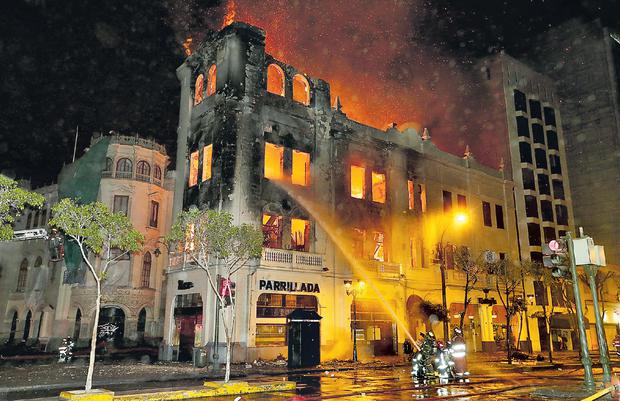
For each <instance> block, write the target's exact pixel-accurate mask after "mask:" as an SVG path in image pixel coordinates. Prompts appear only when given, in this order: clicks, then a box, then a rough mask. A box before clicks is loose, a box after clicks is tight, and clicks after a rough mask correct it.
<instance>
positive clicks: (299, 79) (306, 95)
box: [293, 74, 310, 106]
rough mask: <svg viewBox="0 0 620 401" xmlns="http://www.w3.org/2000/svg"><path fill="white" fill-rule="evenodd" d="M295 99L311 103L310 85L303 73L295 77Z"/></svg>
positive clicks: (302, 102)
mask: <svg viewBox="0 0 620 401" xmlns="http://www.w3.org/2000/svg"><path fill="white" fill-rule="evenodd" d="M293 100H294V101H296V102H299V103H301V104H305V105H306V106H307V105H309V104H310V85H309V84H308V80H307V79H306V78H304V76H303V75H300V74H297V75H295V77H293Z"/></svg>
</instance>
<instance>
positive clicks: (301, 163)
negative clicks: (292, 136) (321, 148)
mask: <svg viewBox="0 0 620 401" xmlns="http://www.w3.org/2000/svg"><path fill="white" fill-rule="evenodd" d="M291 180H292V182H293V184H294V185H303V186H304V187H305V186H308V185H310V154H309V153H305V152H301V151H299V150H295V149H293V173H292V177H291Z"/></svg>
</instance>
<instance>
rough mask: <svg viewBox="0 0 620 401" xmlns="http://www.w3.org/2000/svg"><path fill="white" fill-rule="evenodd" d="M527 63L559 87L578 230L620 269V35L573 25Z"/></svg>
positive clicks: (548, 37)
mask: <svg viewBox="0 0 620 401" xmlns="http://www.w3.org/2000/svg"><path fill="white" fill-rule="evenodd" d="M525 57H528V58H529V59H530V60H531V61H532V65H534V66H535V68H537V69H538V70H539V71H541V72H542V73H544V74H547V75H548V76H549V77H551V78H552V79H553V80H554V81H555V82H556V84H557V90H558V100H559V103H558V104H559V106H560V110H561V112H562V127H563V130H564V140H565V143H566V154H567V165H568V175H569V177H570V181H571V194H572V199H573V209H574V214H575V225H576V226H578V227H579V226H582V227H583V228H584V230H585V232H586V233H587V234H588V235H590V236H592V237H593V238H594V241H595V242H596V243H597V244H600V245H604V246H605V253H606V257H607V263H608V264H613V265H620V236H619V235H618V227H620V212H618V208H617V205H618V204H619V203H620V192H619V191H617V190H616V188H617V187H618V183H619V182H620V106H619V103H618V100H619V99H618V88H619V87H618V85H619V83H620V35H619V34H618V32H614V31H613V30H611V29H609V28H607V27H605V26H603V25H602V24H601V22H600V21H598V20H597V21H593V22H584V21H582V20H580V19H572V20H569V21H567V22H565V23H563V24H561V25H559V26H556V27H553V28H551V29H549V30H548V31H547V32H545V33H543V34H541V35H540V36H539V37H537V38H536V39H535V40H534V41H533V42H532V45H531V46H530V47H529V48H528V50H527V52H526V53H525Z"/></svg>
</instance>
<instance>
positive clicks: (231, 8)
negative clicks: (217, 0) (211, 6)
mask: <svg viewBox="0 0 620 401" xmlns="http://www.w3.org/2000/svg"><path fill="white" fill-rule="evenodd" d="M236 14H237V13H236V11H235V0H228V2H227V3H226V15H224V22H223V23H222V28H224V27H227V26H228V25H230V24H232V23H233V22H234V21H235V16H236Z"/></svg>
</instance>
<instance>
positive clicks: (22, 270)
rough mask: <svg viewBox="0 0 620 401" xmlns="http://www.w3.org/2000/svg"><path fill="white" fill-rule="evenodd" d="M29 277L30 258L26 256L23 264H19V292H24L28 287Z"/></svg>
mask: <svg viewBox="0 0 620 401" xmlns="http://www.w3.org/2000/svg"><path fill="white" fill-rule="evenodd" d="M27 279H28V259H26V258H24V260H22V264H21V265H20V266H19V273H18V274H17V289H16V291H17V292H24V289H25V288H26V280H27Z"/></svg>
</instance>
